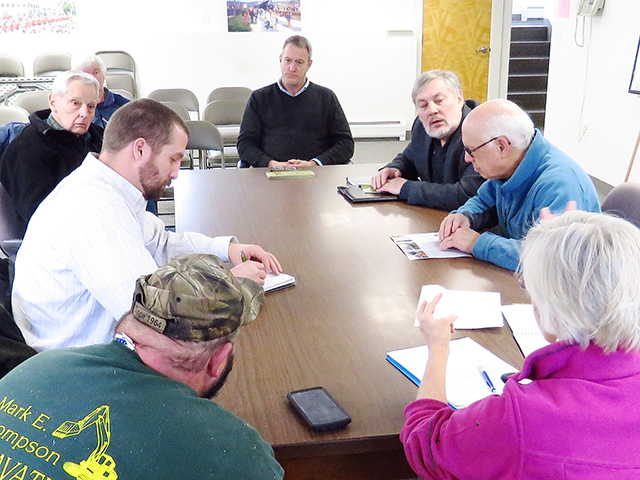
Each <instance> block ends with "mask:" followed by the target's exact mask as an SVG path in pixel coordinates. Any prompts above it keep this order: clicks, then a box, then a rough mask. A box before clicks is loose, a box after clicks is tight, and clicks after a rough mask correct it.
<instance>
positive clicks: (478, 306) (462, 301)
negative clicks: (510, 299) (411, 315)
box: [415, 285, 504, 330]
mask: <svg viewBox="0 0 640 480" xmlns="http://www.w3.org/2000/svg"><path fill="white" fill-rule="evenodd" d="M438 293H442V298H441V299H440V301H439V302H438V305H437V306H436V309H435V311H434V312H433V316H434V317H435V318H442V317H447V316H449V315H452V314H456V315H458V319H457V320H456V321H455V323H454V324H453V326H454V328H456V329H457V330H464V329H475V328H498V327H502V326H504V320H503V317H502V312H501V310H500V304H501V301H500V292H466V291H460V290H447V289H446V288H444V287H442V286H440V285H423V286H422V290H421V291H420V299H419V300H418V307H417V308H420V305H422V302H424V301H426V302H427V303H428V302H430V301H431V300H433V298H434V297H435V296H436V295H437V294H438ZM416 310H417V309H416ZM415 326H416V327H417V326H419V323H418V317H417V316H416V319H415Z"/></svg>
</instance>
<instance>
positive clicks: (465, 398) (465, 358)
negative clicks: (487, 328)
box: [387, 338, 516, 408]
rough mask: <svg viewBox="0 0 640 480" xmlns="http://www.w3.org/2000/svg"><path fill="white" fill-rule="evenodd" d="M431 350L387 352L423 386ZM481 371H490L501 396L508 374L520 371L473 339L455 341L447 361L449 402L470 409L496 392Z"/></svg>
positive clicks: (421, 348) (403, 370)
mask: <svg viewBox="0 0 640 480" xmlns="http://www.w3.org/2000/svg"><path fill="white" fill-rule="evenodd" d="M428 355H429V348H428V347H427V346H426V345H422V346H419V347H413V348H405V349H403V350H395V351H393V352H388V353H387V360H388V361H389V362H391V364H393V365H394V366H395V367H396V368H398V370H400V371H401V372H402V373H404V374H405V375H406V376H407V377H408V378H409V379H410V380H411V381H412V382H413V383H415V384H416V385H420V381H421V380H422V377H423V375H424V369H425V367H426V365H427V357H428ZM480 368H481V369H483V370H484V371H485V372H487V374H488V376H489V378H490V379H491V383H493V386H494V387H495V390H496V393H497V394H502V390H503V388H504V383H503V382H502V380H501V379H500V377H501V375H502V374H504V373H511V372H514V371H515V370H516V369H515V368H514V367H512V366H511V365H509V364H508V363H506V362H504V361H503V360H501V359H500V358H498V357H497V356H495V355H494V354H493V353H491V352H490V351H488V350H487V349H485V348H484V347H482V346H481V345H478V344H477V343H476V342H474V341H473V340H471V339H470V338H460V339H458V340H452V341H451V343H450V353H449V360H448V362H447V373H446V382H447V387H446V388H447V401H448V402H449V404H450V405H451V406H452V407H454V408H461V407H466V406H467V405H469V404H471V403H473V402H475V401H477V400H480V399H482V398H484V397H486V396H488V395H490V394H491V393H492V392H491V390H490V388H489V386H488V385H487V383H486V382H485V380H484V378H483V376H482V374H481V372H480Z"/></svg>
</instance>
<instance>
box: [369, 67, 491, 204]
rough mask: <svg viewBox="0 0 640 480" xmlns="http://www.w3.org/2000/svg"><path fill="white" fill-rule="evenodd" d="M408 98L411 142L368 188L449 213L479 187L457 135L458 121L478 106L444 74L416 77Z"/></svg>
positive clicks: (433, 72)
mask: <svg viewBox="0 0 640 480" xmlns="http://www.w3.org/2000/svg"><path fill="white" fill-rule="evenodd" d="M411 96H412V98H413V103H414V104H415V106H416V109H417V111H418V118H416V120H415V121H414V122H413V128H412V129H411V142H410V143H409V145H408V146H407V148H405V150H404V152H402V153H400V154H399V155H398V156H397V157H396V158H395V159H394V160H393V161H392V162H391V163H389V164H388V165H386V166H385V167H384V168H382V169H381V170H380V171H379V172H378V173H377V174H376V175H374V176H373V177H372V179H371V183H372V186H373V188H375V189H376V190H378V191H380V192H389V193H392V194H394V195H398V196H399V197H400V199H402V200H406V201H407V203H409V204H412V205H422V206H425V207H430V208H438V209H441V210H448V211H450V210H454V209H456V208H458V207H459V206H460V205H462V204H464V203H465V202H466V201H467V200H468V199H469V198H471V197H473V196H474V195H475V194H476V191H477V190H478V187H480V185H481V184H482V182H484V179H483V178H482V177H481V176H480V175H479V174H477V173H475V172H474V171H473V168H471V165H470V164H468V163H465V161H464V145H463V144H462V135H461V125H462V121H463V120H464V118H465V117H466V116H467V114H468V113H469V112H470V111H471V110H472V109H473V108H475V107H476V106H477V105H478V102H476V101H475V100H467V101H466V102H465V100H464V97H463V96H462V90H461V87H460V81H459V80H458V77H457V76H456V74H455V73H453V72H449V71H443V70H430V71H428V72H425V73H423V74H422V75H420V76H419V77H418V79H417V80H416V81H415V83H414V85H413V91H412V92H411Z"/></svg>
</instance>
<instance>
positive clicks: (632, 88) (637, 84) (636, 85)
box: [629, 40, 640, 95]
mask: <svg viewBox="0 0 640 480" xmlns="http://www.w3.org/2000/svg"><path fill="white" fill-rule="evenodd" d="M638 52H640V40H638V48H636V59H635V61H634V62H633V70H632V71H631V83H630V84H629V93H635V94H636V95H640V66H639V65H638Z"/></svg>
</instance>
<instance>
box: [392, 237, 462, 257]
mask: <svg viewBox="0 0 640 480" xmlns="http://www.w3.org/2000/svg"><path fill="white" fill-rule="evenodd" d="M389 237H391V240H393V242H394V243H395V244H396V245H397V246H398V248H400V250H402V252H403V253H404V254H405V255H406V256H407V258H408V259H409V260H424V259H427V258H456V257H470V256H471V255H469V254H468V253H464V252H461V251H460V250H457V249H449V250H440V240H438V232H435V233H414V234H411V235H389Z"/></svg>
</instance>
